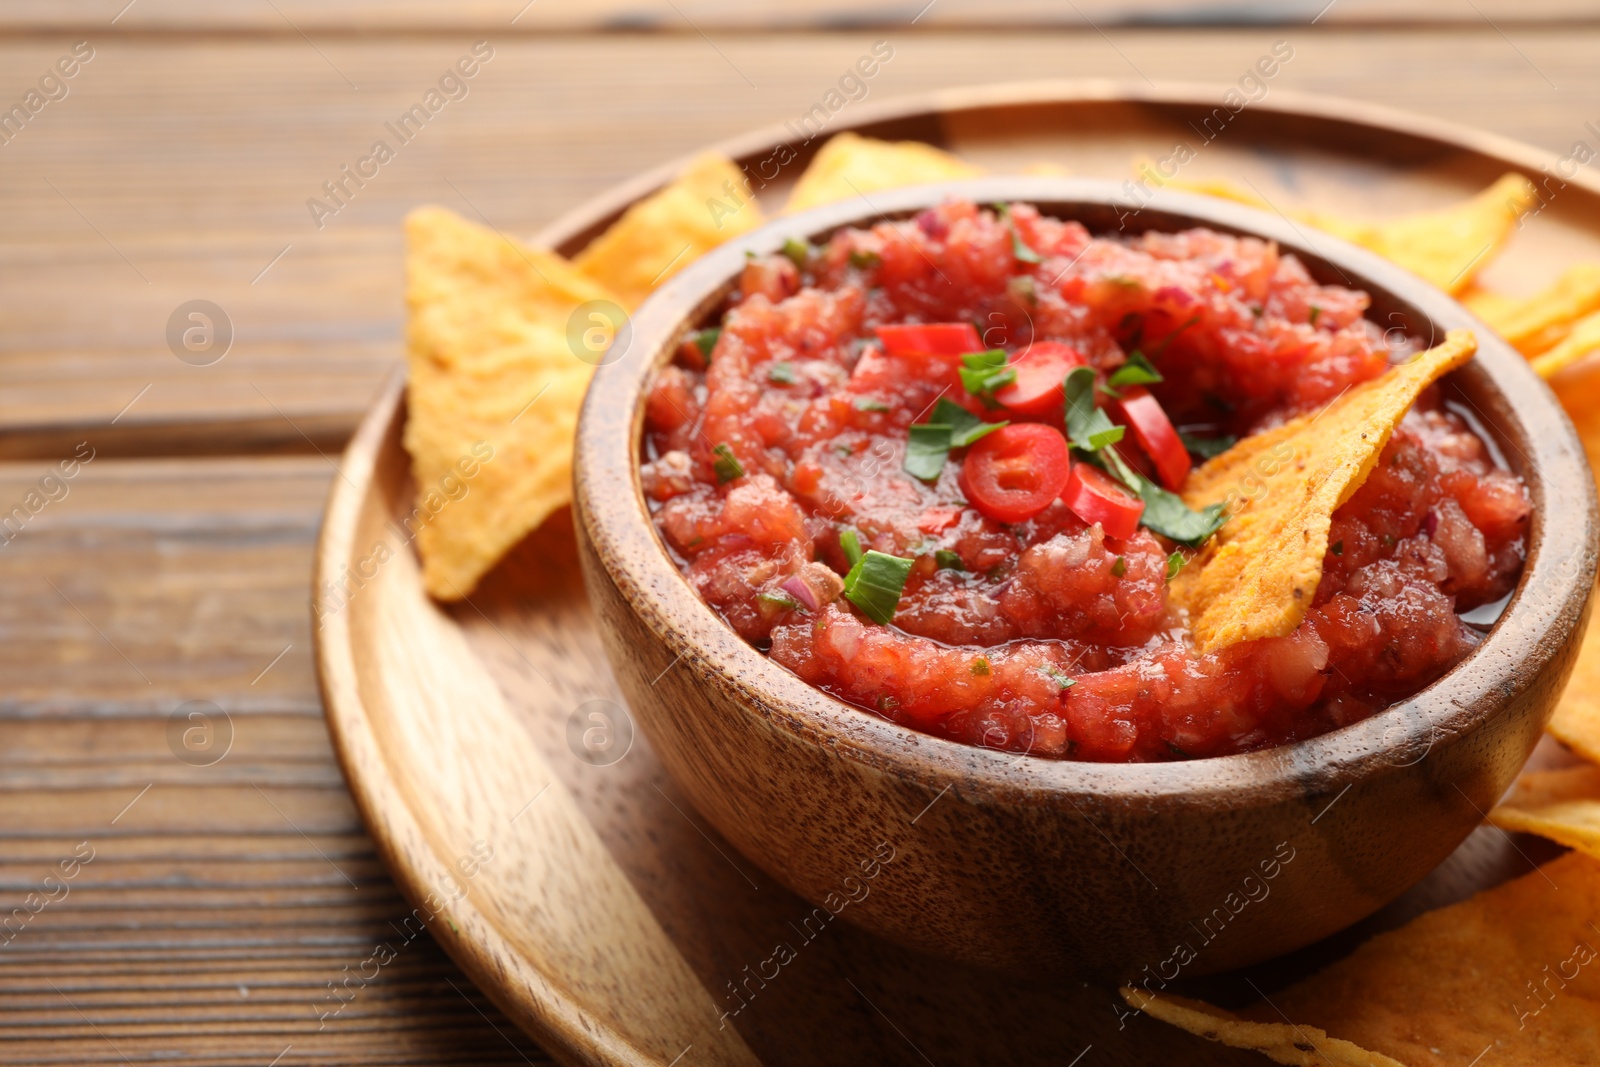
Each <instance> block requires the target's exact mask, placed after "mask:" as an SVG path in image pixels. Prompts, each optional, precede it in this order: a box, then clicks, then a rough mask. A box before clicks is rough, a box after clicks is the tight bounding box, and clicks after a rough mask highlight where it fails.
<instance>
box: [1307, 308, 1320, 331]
mask: <svg viewBox="0 0 1600 1067" xmlns="http://www.w3.org/2000/svg"><path fill="white" fill-rule="evenodd" d="M1320 318H1322V309H1321V308H1319V307H1317V305H1315V304H1312V305H1311V318H1310V320H1309V321H1310V323H1311V325H1312V326H1315V325H1316V324H1317V320H1318V319H1320Z"/></svg>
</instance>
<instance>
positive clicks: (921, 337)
mask: <svg viewBox="0 0 1600 1067" xmlns="http://www.w3.org/2000/svg"><path fill="white" fill-rule="evenodd" d="M875 332H876V333H877V335H878V340H880V341H882V342H883V350H884V351H885V352H887V353H889V354H890V355H891V356H909V355H926V356H960V355H964V354H966V353H968V352H981V351H983V340H982V338H980V337H979V336H978V329H977V327H975V326H973V325H972V323H970V322H927V323H915V324H907V325H897V326H879V327H877V328H876V331H875Z"/></svg>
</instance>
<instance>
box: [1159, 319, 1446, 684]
mask: <svg viewBox="0 0 1600 1067" xmlns="http://www.w3.org/2000/svg"><path fill="white" fill-rule="evenodd" d="M1477 347H1478V342H1477V339H1476V338H1475V337H1473V335H1472V333H1471V332H1470V331H1468V330H1452V331H1451V332H1450V334H1449V335H1448V336H1447V337H1446V339H1445V343H1444V344H1442V345H1440V346H1438V347H1437V348H1433V349H1429V350H1428V351H1427V352H1423V353H1421V354H1420V355H1418V356H1416V357H1415V358H1414V359H1412V360H1411V361H1410V362H1409V363H1406V364H1404V365H1402V366H1399V367H1396V368H1395V369H1394V370H1392V371H1390V372H1388V373H1387V374H1384V375H1383V376H1382V377H1379V378H1374V379H1372V380H1371V381H1368V382H1364V383H1362V384H1361V385H1358V386H1355V387H1354V388H1352V389H1350V390H1348V391H1347V392H1346V393H1345V394H1344V395H1343V396H1341V397H1339V398H1338V399H1336V400H1335V401H1334V402H1333V403H1331V404H1329V405H1328V406H1327V407H1326V408H1324V409H1323V410H1322V411H1320V412H1317V413H1316V414H1313V415H1303V416H1301V417H1300V418H1298V419H1295V420H1293V421H1291V422H1288V423H1285V424H1284V425H1283V426H1280V427H1277V428H1276V429H1273V430H1268V431H1267V432H1265V433H1259V434H1256V435H1254V436H1253V437H1248V438H1246V439H1245V440H1243V441H1241V442H1240V443H1239V444H1237V445H1235V446H1234V447H1232V448H1230V449H1229V450H1228V451H1226V452H1224V453H1223V454H1222V455H1220V456H1217V457H1216V458H1215V459H1212V460H1211V461H1209V462H1208V463H1206V464H1205V466H1203V467H1201V468H1200V469H1199V470H1197V471H1195V472H1194V473H1192V474H1191V475H1190V476H1189V480H1188V482H1187V484H1186V485H1185V486H1184V491H1183V499H1184V503H1186V504H1188V505H1189V506H1190V507H1191V508H1195V509H1196V510H1199V509H1201V508H1204V507H1206V506H1208V505H1211V504H1223V505H1225V506H1226V507H1227V508H1228V509H1229V512H1230V515H1231V517H1230V518H1229V520H1228V523H1227V524H1226V525H1225V526H1223V527H1222V529H1221V530H1219V531H1218V532H1217V535H1216V536H1215V537H1213V538H1212V539H1211V540H1210V541H1209V542H1208V543H1207V544H1206V547H1205V548H1204V549H1202V550H1201V552H1200V554H1199V556H1198V557H1197V558H1196V559H1195V560H1194V561H1193V562H1192V563H1190V564H1189V565H1188V566H1186V567H1184V568H1183V570H1182V571H1180V572H1179V573H1178V576H1177V577H1176V578H1175V579H1173V582H1172V585H1171V587H1170V588H1171V593H1172V597H1171V600H1172V603H1174V604H1176V605H1177V606H1179V607H1182V608H1185V609H1187V610H1188V612H1189V617H1190V628H1191V630H1192V631H1193V632H1194V637H1195V647H1196V649H1197V651H1199V652H1200V653H1202V654H1204V653H1206V652H1211V651H1214V650H1216V649H1218V648H1224V647H1226V646H1228V645H1232V644H1235V643H1237V642H1240V641H1254V640H1258V639H1260V638H1264V637H1283V636H1284V635H1286V634H1288V633H1290V632H1292V631H1293V630H1294V628H1295V627H1297V626H1299V625H1300V621H1301V620H1302V619H1303V618H1305V613H1306V609H1307V608H1309V607H1310V606H1311V600H1312V597H1313V596H1314V594H1315V593H1316V591H1317V583H1318V582H1320V581H1321V580H1322V559H1323V556H1324V555H1325V554H1326V553H1327V551H1328V528H1329V525H1330V523H1331V520H1332V518H1333V513H1334V512H1335V511H1336V510H1338V508H1339V507H1340V505H1342V504H1343V503H1344V502H1345V501H1347V500H1349V499H1350V497H1351V496H1352V495H1353V494H1354V493H1355V491H1356V490H1357V489H1359V488H1360V487H1361V484H1362V483H1363V482H1365V481H1366V479H1367V475H1368V474H1369V473H1371V471H1372V466H1373V464H1374V463H1376V462H1377V460H1378V454H1379V453H1380V452H1382V451H1383V446H1384V445H1386V444H1387V443H1388V441H1389V436H1390V434H1392V433H1393V432H1394V428H1395V427H1396V426H1398V425H1399V424H1400V420H1401V419H1402V418H1404V417H1405V413H1406V412H1407V411H1408V410H1410V408H1411V405H1412V404H1413V403H1415V402H1416V399H1417V396H1418V395H1419V394H1420V393H1421V392H1422V390H1424V389H1426V388H1427V387H1428V386H1429V385H1431V384H1432V383H1433V382H1434V381H1436V380H1438V378H1439V377H1440V376H1441V375H1443V374H1445V373H1447V372H1448V371H1451V370H1454V369H1455V368H1456V367H1459V366H1461V364H1463V363H1465V362H1467V360H1469V359H1471V358H1472V354H1473V353H1474V352H1475V351H1477Z"/></svg>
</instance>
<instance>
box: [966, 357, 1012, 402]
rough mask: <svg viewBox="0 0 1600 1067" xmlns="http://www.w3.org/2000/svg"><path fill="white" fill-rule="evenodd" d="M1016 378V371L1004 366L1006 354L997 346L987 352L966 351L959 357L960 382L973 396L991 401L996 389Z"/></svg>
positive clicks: (1003, 386)
mask: <svg viewBox="0 0 1600 1067" xmlns="http://www.w3.org/2000/svg"><path fill="white" fill-rule="evenodd" d="M1016 380H1017V372H1016V369H1015V368H1013V367H1008V366H1006V354H1005V352H1004V351H1003V350H1001V349H998V348H991V349H990V350H989V351H987V352H968V353H967V354H966V355H964V356H962V357H961V384H962V386H963V387H964V388H965V389H966V390H967V392H969V393H971V394H972V395H973V396H976V397H981V398H982V399H983V400H984V402H985V403H992V402H993V400H994V394H995V391H996V390H997V389H1003V388H1005V387H1006V386H1008V385H1010V384H1011V383H1012V382H1014V381H1016Z"/></svg>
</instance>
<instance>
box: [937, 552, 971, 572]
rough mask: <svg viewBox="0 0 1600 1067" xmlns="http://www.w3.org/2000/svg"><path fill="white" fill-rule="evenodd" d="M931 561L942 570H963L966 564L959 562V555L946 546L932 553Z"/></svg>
mask: <svg viewBox="0 0 1600 1067" xmlns="http://www.w3.org/2000/svg"><path fill="white" fill-rule="evenodd" d="M933 562H934V563H936V564H938V566H939V569H940V570H942V571H964V570H966V569H967V565H966V564H965V563H962V562H961V557H960V556H959V555H958V554H957V553H955V552H952V551H950V550H949V549H948V548H941V549H939V550H938V551H937V552H935V553H934V554H933Z"/></svg>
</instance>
